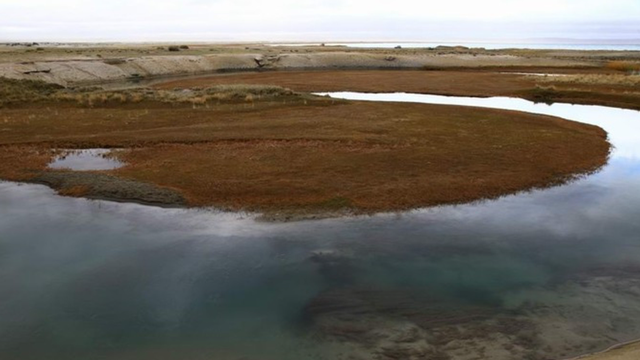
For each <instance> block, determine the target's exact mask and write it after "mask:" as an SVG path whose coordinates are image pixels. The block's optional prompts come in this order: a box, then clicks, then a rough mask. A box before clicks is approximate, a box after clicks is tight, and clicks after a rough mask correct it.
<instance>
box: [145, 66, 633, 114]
mask: <svg viewBox="0 0 640 360" xmlns="http://www.w3.org/2000/svg"><path fill="white" fill-rule="evenodd" d="M520 72H527V73H550V74H562V75H568V76H566V77H565V76H558V77H543V76H524V75H522V74H520ZM639 78H640V75H630V74H627V73H620V72H616V71H613V70H612V69H610V68H595V69H594V68H590V69H555V68H522V69H518V68H504V69H500V68H497V69H486V70H469V69H468V70H439V71H425V70H353V71H344V70H340V71H337V70H332V71H329V70H326V71H325V70H323V71H273V72H262V73H245V74H225V75H212V76H204V77H197V78H192V79H188V78H187V79H181V80H166V81H163V82H160V83H158V84H156V85H154V87H155V88H158V89H174V88H192V87H202V86H212V85H221V84H269V85H278V86H283V87H287V88H290V89H292V90H295V91H304V92H331V91H358V92H412V93H424V94H439V95H452V96H479V97H488V96H512V97H521V98H524V99H528V100H533V101H540V102H564V103H575V104H591V105H603V106H613V107H620V108H629V109H636V110H640V90H639V89H638V81H639V80H638V79H639ZM540 87H543V88H549V89H552V91H544V92H541V91H540V90H539V89H540Z"/></svg>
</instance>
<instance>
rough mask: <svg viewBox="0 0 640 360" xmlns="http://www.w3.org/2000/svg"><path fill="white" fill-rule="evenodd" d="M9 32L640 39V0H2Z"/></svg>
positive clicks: (73, 37)
mask: <svg viewBox="0 0 640 360" xmlns="http://www.w3.org/2000/svg"><path fill="white" fill-rule="evenodd" d="M0 19H1V20H0V41H187V40H191V41H212V42H214V41H361V40H362V41H384V40H394V41H399V40H406V41H435V40H438V41H444V40H469V41H473V40H495V41H503V40H524V39H542V38H567V39H595V40H600V39H620V40H628V39H640V0H475V1H474V0H439V1H428V0H390V1H377V0H268V1H265V0H183V1H168V0H0Z"/></svg>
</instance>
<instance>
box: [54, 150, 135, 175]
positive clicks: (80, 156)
mask: <svg viewBox="0 0 640 360" xmlns="http://www.w3.org/2000/svg"><path fill="white" fill-rule="evenodd" d="M111 152H112V150H111V149H80V150H63V151H62V154H60V155H58V156H56V157H55V158H54V159H53V161H52V162H51V164H49V168H51V169H68V170H75V171H90V170H113V169H117V168H119V167H122V166H124V163H122V162H121V161H118V160H117V159H116V158H115V157H112V156H111Z"/></svg>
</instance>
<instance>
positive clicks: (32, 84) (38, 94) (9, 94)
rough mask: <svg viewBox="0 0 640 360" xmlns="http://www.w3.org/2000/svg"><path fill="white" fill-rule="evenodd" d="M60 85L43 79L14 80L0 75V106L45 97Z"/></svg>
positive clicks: (57, 89) (59, 87) (53, 92)
mask: <svg viewBox="0 0 640 360" xmlns="http://www.w3.org/2000/svg"><path fill="white" fill-rule="evenodd" d="M60 89H62V86H60V85H55V84H49V83H46V82H43V81H34V80H14V79H7V78H3V77H0V108H2V107H3V106H5V105H8V104H11V103H18V102H31V101H39V100H41V99H45V98H47V97H48V96H51V95H52V94H55V93H56V92H57V91H59V90H60Z"/></svg>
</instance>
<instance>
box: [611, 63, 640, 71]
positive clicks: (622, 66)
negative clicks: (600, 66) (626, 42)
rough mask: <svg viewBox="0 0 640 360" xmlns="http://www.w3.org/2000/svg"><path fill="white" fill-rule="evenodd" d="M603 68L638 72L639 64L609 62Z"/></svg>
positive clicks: (639, 69)
mask: <svg viewBox="0 0 640 360" xmlns="http://www.w3.org/2000/svg"><path fill="white" fill-rule="evenodd" d="M605 68H607V69H609V70H615V71H623V72H639V71H640V63H638V62H632V61H610V62H608V63H607V65H606V66H605Z"/></svg>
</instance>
